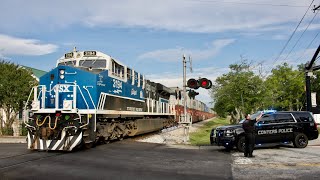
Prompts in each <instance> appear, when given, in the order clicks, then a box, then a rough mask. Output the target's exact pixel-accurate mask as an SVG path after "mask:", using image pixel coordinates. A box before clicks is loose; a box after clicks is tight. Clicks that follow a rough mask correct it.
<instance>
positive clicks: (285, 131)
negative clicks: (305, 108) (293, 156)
mask: <svg viewBox="0 0 320 180" xmlns="http://www.w3.org/2000/svg"><path fill="white" fill-rule="evenodd" d="M275 118H276V121H277V122H279V125H278V126H277V127H278V129H277V130H278V134H279V137H280V138H281V142H285V141H292V140H293V138H294V135H293V131H294V128H295V125H296V121H295V120H294V118H293V116H292V114H291V113H277V114H276V115H275Z"/></svg>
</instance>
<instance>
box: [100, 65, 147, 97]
mask: <svg viewBox="0 0 320 180" xmlns="http://www.w3.org/2000/svg"><path fill="white" fill-rule="evenodd" d="M137 84H138V81H137V80H135V83H134V85H132V81H131V80H128V81H127V82H124V81H122V80H121V78H113V77H109V75H108V71H107V70H106V71H104V72H101V73H100V74H98V80H97V86H98V93H99V95H100V93H107V94H109V95H112V96H116V97H122V98H130V99H134V100H140V101H144V92H143V90H142V87H141V86H140V87H137Z"/></svg>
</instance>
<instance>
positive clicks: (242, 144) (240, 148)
mask: <svg viewBox="0 0 320 180" xmlns="http://www.w3.org/2000/svg"><path fill="white" fill-rule="evenodd" d="M245 142H246V140H245V137H244V136H240V137H239V139H238V141H237V149H238V151H240V152H244V148H245Z"/></svg>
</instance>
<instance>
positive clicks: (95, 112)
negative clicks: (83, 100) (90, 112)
mask: <svg viewBox="0 0 320 180" xmlns="http://www.w3.org/2000/svg"><path fill="white" fill-rule="evenodd" d="M88 87H92V88H93V86H84V87H83V89H85V90H86V91H87V92H88V95H89V97H90V100H91V103H92V104H93V107H94V109H95V111H94V132H96V129H97V125H96V124H97V122H96V121H97V118H96V114H97V108H96V106H95V104H94V102H93V99H92V97H91V94H90V92H89V89H88ZM88 122H89V120H88ZM88 122H87V125H88V124H89V123H88Z"/></svg>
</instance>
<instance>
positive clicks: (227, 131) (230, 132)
mask: <svg viewBox="0 0 320 180" xmlns="http://www.w3.org/2000/svg"><path fill="white" fill-rule="evenodd" d="M233 133H234V130H233V129H227V130H226V131H225V136H233Z"/></svg>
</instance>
